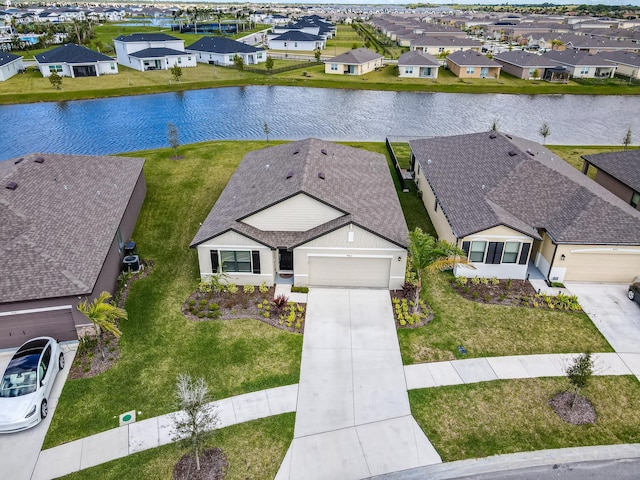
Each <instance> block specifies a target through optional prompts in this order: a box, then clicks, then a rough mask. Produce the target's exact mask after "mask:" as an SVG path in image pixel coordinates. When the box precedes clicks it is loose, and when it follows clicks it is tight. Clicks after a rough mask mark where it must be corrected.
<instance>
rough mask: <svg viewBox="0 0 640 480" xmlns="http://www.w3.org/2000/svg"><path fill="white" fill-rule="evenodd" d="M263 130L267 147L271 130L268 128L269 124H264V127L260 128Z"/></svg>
mask: <svg viewBox="0 0 640 480" xmlns="http://www.w3.org/2000/svg"><path fill="white" fill-rule="evenodd" d="M262 129H263V130H264V134H265V135H266V136H267V145H269V134H270V133H271V129H270V128H269V124H268V123H267V122H264V126H263V127H262Z"/></svg>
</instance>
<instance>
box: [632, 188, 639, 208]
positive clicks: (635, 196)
mask: <svg viewBox="0 0 640 480" xmlns="http://www.w3.org/2000/svg"><path fill="white" fill-rule="evenodd" d="M630 203H631V206H632V207H633V208H638V204H639V203H640V193H638V192H635V193H634V194H633V196H632V197H631V202H630Z"/></svg>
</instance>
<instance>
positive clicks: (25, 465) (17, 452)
mask: <svg viewBox="0 0 640 480" xmlns="http://www.w3.org/2000/svg"><path fill="white" fill-rule="evenodd" d="M77 347H78V342H63V343H62V351H63V352H64V359H65V365H64V369H63V370H62V371H61V372H60V373H59V374H58V376H57V377H56V381H55V383H54V384H53V387H52V389H51V395H50V396H49V415H47V418H45V419H44V421H42V422H40V423H39V424H38V425H36V426H35V427H33V428H30V429H29V430H24V431H22V432H16V433H8V434H3V435H0V452H2V472H4V474H6V475H8V476H6V477H5V478H11V479H12V480H29V479H30V478H31V475H32V473H33V470H34V468H35V466H36V462H37V461H38V456H39V455H40V450H41V449H42V444H43V443H44V437H45V435H46V434H47V430H48V429H49V425H50V424H51V419H52V418H53V414H54V413H55V409H56V406H57V405H58V398H60V393H61V392H62V387H63V386H64V382H65V381H66V380H67V375H68V374H69V368H70V367H71V363H72V362H73V358H74V357H75V355H76V349H77ZM14 352H15V350H11V351H8V350H3V351H2V352H0V372H4V369H5V367H6V366H7V364H8V363H9V360H11V357H12V356H13V353H14Z"/></svg>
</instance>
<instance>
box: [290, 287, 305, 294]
mask: <svg viewBox="0 0 640 480" xmlns="http://www.w3.org/2000/svg"><path fill="white" fill-rule="evenodd" d="M291 292H293V293H309V287H296V286H293V287H291Z"/></svg>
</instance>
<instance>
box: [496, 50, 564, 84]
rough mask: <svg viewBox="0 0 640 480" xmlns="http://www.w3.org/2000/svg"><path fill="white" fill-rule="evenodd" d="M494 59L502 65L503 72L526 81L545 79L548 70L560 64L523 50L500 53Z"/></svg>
mask: <svg viewBox="0 0 640 480" xmlns="http://www.w3.org/2000/svg"><path fill="white" fill-rule="evenodd" d="M493 59H494V60H495V61H496V62H498V63H500V64H501V65H502V71H503V72H507V73H508V74H510V75H513V76H514V77H517V78H522V79H524V80H534V79H537V78H544V72H545V70H546V69H547V68H553V67H556V66H557V65H558V64H557V63H556V62H554V61H552V60H549V59H547V58H544V57H542V56H540V55H537V54H535V53H531V52H525V51H522V50H518V51H515V50H514V51H512V52H502V53H498V54H497V55H496V56H495V57H493Z"/></svg>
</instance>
